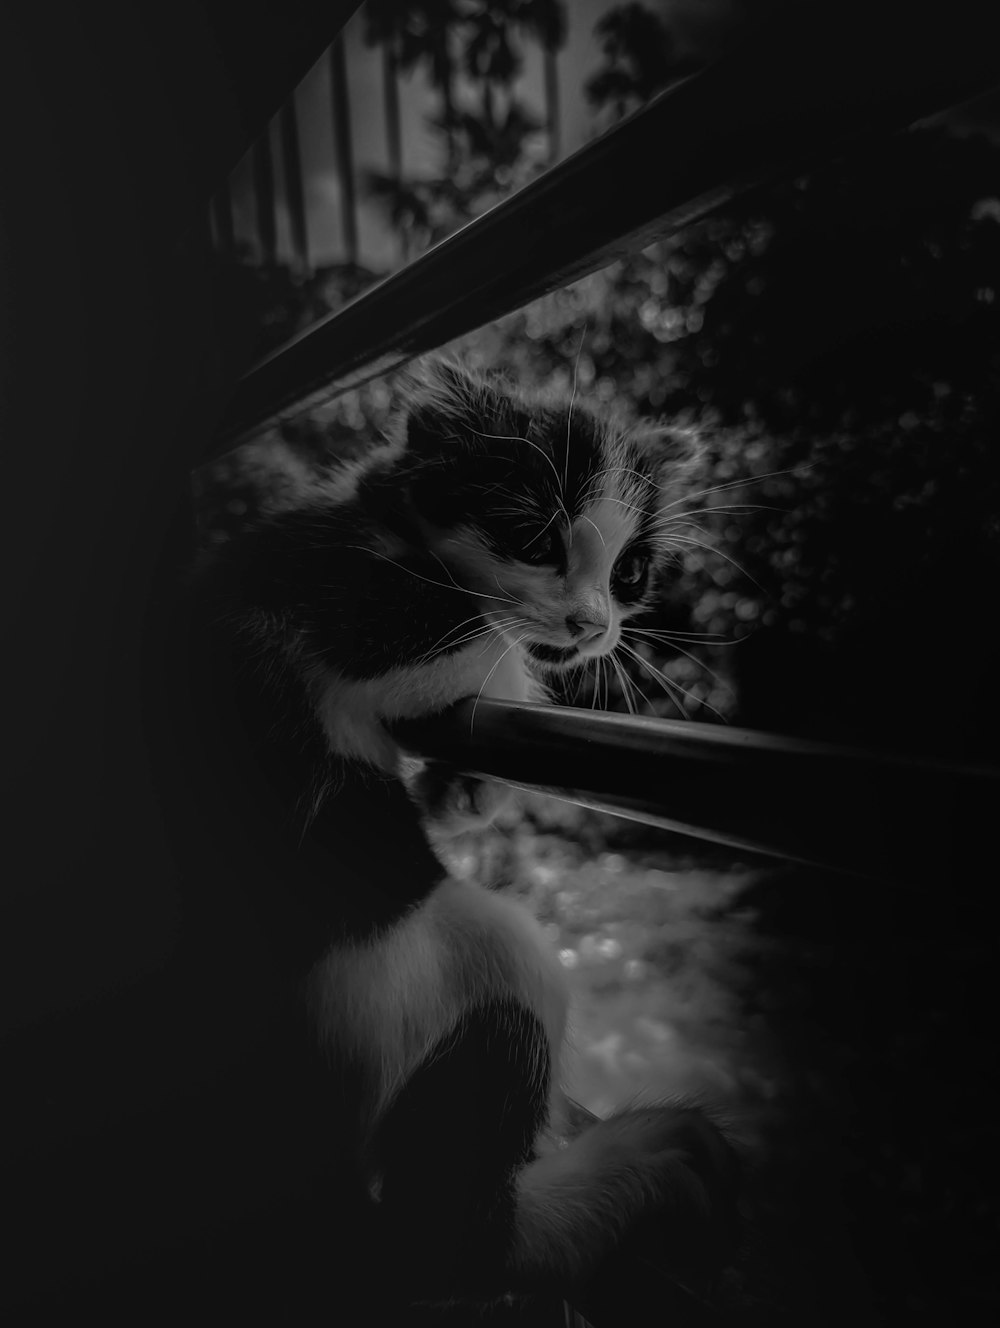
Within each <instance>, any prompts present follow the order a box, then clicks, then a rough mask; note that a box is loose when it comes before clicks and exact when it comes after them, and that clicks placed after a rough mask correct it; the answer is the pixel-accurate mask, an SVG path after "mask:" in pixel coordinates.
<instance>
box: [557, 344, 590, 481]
mask: <svg viewBox="0 0 1000 1328" xmlns="http://www.w3.org/2000/svg"><path fill="white" fill-rule="evenodd" d="M586 336H587V320H586V319H584V323H583V331H582V332H581V333H580V344H579V346H577V348H576V359H575V360H574V362H573V390H572V391H571V392H570V396H569V410H568V412H567V414H566V451H565V454H564V456H563V481H562V494H563V498H565V497H566V490H567V489H568V488H569V437H570V430H571V429H572V427H573V403H574V402H575V401H576V383H577V375H578V374H579V371H580V356H581V354H582V353H583V343H584V340H585V339H586Z"/></svg>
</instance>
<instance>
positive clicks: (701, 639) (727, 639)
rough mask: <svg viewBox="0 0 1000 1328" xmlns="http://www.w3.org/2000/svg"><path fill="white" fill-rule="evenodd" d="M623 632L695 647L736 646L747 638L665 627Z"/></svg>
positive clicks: (623, 628) (632, 628)
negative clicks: (699, 645)
mask: <svg viewBox="0 0 1000 1328" xmlns="http://www.w3.org/2000/svg"><path fill="white" fill-rule="evenodd" d="M622 631H623V632H629V633H630V634H631V635H633V636H652V637H656V638H658V639H662V640H664V641H689V642H693V643H694V644H695V645H698V644H702V645H717V646H736V645H739V643H740V642H741V641H745V640H746V639H747V638H746V637H745V636H723V635H722V633H721V632H673V631H670V629H669V628H665V627H629V626H623V627H622Z"/></svg>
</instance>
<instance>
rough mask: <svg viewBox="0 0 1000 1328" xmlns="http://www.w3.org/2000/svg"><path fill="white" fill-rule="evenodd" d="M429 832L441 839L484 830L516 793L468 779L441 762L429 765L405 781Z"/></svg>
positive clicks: (414, 772) (485, 780) (505, 786)
mask: <svg viewBox="0 0 1000 1328" xmlns="http://www.w3.org/2000/svg"><path fill="white" fill-rule="evenodd" d="M406 784H407V788H408V789H409V792H410V796H411V797H412V798H413V800H414V802H416V804H417V806H418V807H419V808H420V810H421V812H422V814H423V816H424V818H425V820H426V821H427V824H428V828H429V829H431V830H432V831H433V832H434V833H435V834H436V835H440V836H441V837H442V838H449V839H450V838H452V837H453V836H455V835H460V834H465V833H467V832H469V831H475V830H483V829H485V828H486V826H488V825H490V824H491V823H492V822H493V821H494V820H496V818H497V817H498V816H499V815H500V813H501V812H503V811H504V810H505V809H506V808H507V807H509V806H510V805H511V803H512V802H513V800H514V797H515V794H514V790H513V789H511V788H508V787H507V785H506V784H497V783H495V782H494V781H493V780H491V779H478V778H477V777H476V776H475V775H465V774H462V773H461V772H460V771H458V770H455V769H454V767H453V766H450V765H446V764H444V763H443V762H441V761H427V762H425V763H423V764H422V765H420V766H419V768H416V769H414V770H413V771H412V772H411V773H410V774H409V775H408V777H407V779H406Z"/></svg>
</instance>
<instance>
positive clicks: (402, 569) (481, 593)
mask: <svg viewBox="0 0 1000 1328" xmlns="http://www.w3.org/2000/svg"><path fill="white" fill-rule="evenodd" d="M342 547H343V548H345V549H356V550H357V552H358V553H370V554H371V555H372V557H373V558H381V559H382V561H383V562H385V563H388V564H389V565H390V567H395V568H398V570H399V571H400V572H405V573H406V574H407V576H413V577H416V579H417V580H418V581H426V582H427V584H428V585H429V586H439V587H440V588H441V589H442V590H460V591H461V592H462V594H463V595H473V596H475V597H476V598H477V599H501V598H503V597H502V596H500V595H488V594H486V592H485V591H480V590H467V589H466V588H465V586H460V585H459V584H458V583H457V582H456V581H453V582H452V583H451V584H450V585H449V584H448V583H447V582H445V581H435V580H434V578H433V577H430V576H424V575H423V574H422V573H421V572H415V571H414V570H413V568H412V567H404V566H403V564H402V563H397V562H396V560H395V559H394V558H390V557H389V556H388V555H387V554H384V553H379V551H378V549H369V548H367V547H366V546H365V545H364V544H345V545H343V546H342ZM435 556H436V555H435ZM440 561H441V560H440V559H438V562H440ZM442 566H443V564H442ZM510 602H511V603H515V602H516V601H513V600H511V601H510Z"/></svg>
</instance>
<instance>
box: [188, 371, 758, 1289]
mask: <svg viewBox="0 0 1000 1328" xmlns="http://www.w3.org/2000/svg"><path fill="white" fill-rule="evenodd" d="M401 395H402V396H403V398H404V401H405V408H404V409H403V411H402V412H401V413H400V417H399V419H398V421H397V424H396V427H395V430H394V431H393V432H392V433H391V434H390V436H389V437H388V439H387V440H386V441H385V442H384V443H383V444H382V445H381V446H379V447H376V448H374V449H373V450H372V451H371V453H370V454H369V455H367V456H366V457H364V458H363V459H361V460H359V461H356V462H352V463H349V464H345V465H344V466H343V467H342V468H340V469H339V470H338V471H337V472H336V473H335V474H333V475H330V476H327V477H325V478H322V479H317V480H316V481H315V482H314V483H313V484H312V485H311V486H309V487H308V488H306V489H305V490H304V491H303V492H301V493H299V494H298V496H297V497H296V498H295V499H294V500H293V501H287V502H285V503H284V504H283V505H282V506H281V507H280V508H279V509H278V510H275V511H272V512H271V513H270V514H269V515H267V516H265V517H262V518H261V519H260V520H259V521H257V522H256V523H255V524H254V525H253V526H252V527H251V528H250V529H248V530H247V531H246V532H244V533H243V534H242V535H241V536H238V537H236V538H233V539H231V540H229V541H227V542H226V543H224V544H223V545H222V546H221V547H220V548H218V549H217V550H215V551H214V552H213V553H212V554H211V555H210V556H209V557H208V558H207V559H206V562H205V566H204V567H203V569H202V575H201V585H202V587H203V588H206V587H207V594H208V599H209V602H210V604H211V606H212V607H211V613H212V614H213V615H214V618H215V620H216V622H217V623H218V624H220V625H222V626H223V627H224V628H225V631H226V632H227V633H228V635H227V636H226V645H225V647H224V649H223V654H224V656H225V663H226V665H227V667H228V666H230V665H231V666H232V667H233V669H234V675H235V677H236V682H235V684H234V686H235V689H236V691H237V692H238V693H239V695H240V697H241V700H240V716H241V724H243V725H244V726H245V729H246V731H247V732H252V733H253V735H254V736H253V739H252V757H253V759H254V760H258V761H260V762H261V763H262V768H266V770H267V778H268V781H269V787H271V788H273V789H274V790H275V791H276V794H277V796H278V798H279V799H280V801H281V805H282V806H283V807H285V808H286V809H287V813H288V824H289V840H288V849H289V852H290V853H295V854H306V855H308V854H314V855H316V856H315V857H314V859H312V861H314V863H315V869H314V870H313V873H312V875H313V885H312V886H311V887H310V888H309V889H308V890H307V891H306V892H305V893H306V895H308V898H306V897H305V896H304V895H302V893H301V892H300V895H299V896H298V897H297V898H296V899H295V900H294V901H291V902H292V904H293V905H294V909H293V911H295V916H296V918H297V919H298V922H297V924H296V926H294V927H286V928H285V932H284V933H283V936H284V940H283V942H281V943H284V944H285V951H284V953H285V958H286V961H287V964H288V971H289V973H290V974H292V975H293V976H294V979H295V982H296V985H297V990H299V991H300V992H301V995H302V1000H303V1002H304V1009H305V1010H306V1011H307V1013H308V1019H309V1023H310V1027H311V1029H312V1032H313V1035H314V1036H315V1038H316V1040H317V1043H318V1045H320V1046H321V1047H322V1048H323V1049H324V1055H325V1056H326V1057H327V1060H328V1062H329V1064H330V1073H331V1075H334V1076H335V1077H336V1078H337V1082H338V1084H339V1085H340V1086H341V1091H342V1100H343V1101H344V1102H345V1103H346V1105H347V1111H346V1114H345V1117H344V1119H345V1121H346V1122H347V1123H346V1124H342V1125H340V1126H338V1128H340V1129H343V1130H344V1132H345V1135H346V1137H345V1140H344V1146H345V1147H346V1148H349V1149H350V1150H351V1152H352V1156H354V1157H355V1158H356V1163H357V1174H358V1177H359V1185H360V1187H361V1188H362V1189H363V1190H364V1191H365V1193H366V1196H367V1198H366V1203H367V1204H369V1205H370V1208H371V1211H372V1212H374V1213H375V1214H376V1219H377V1227H378V1230H379V1232H380V1236H379V1239H380V1241H382V1242H383V1243H384V1246H385V1248H389V1249H392V1251H393V1256H392V1267H393V1270H394V1272H393V1276H394V1278H395V1279H396V1280H397V1281H398V1284H399V1285H400V1286H401V1287H405V1288H406V1296H407V1297H408V1298H410V1299H411V1300H413V1301H430V1302H439V1301H447V1300H449V1299H456V1298H458V1299H462V1298H466V1299H469V1300H473V1301H477V1302H486V1301H489V1300H490V1299H491V1298H494V1297H497V1296H503V1295H506V1294H508V1293H530V1292H532V1291H537V1290H545V1289H549V1290H559V1291H569V1290H572V1289H573V1288H578V1287H581V1286H583V1285H584V1284H586V1283H587V1282H588V1280H589V1279H590V1278H591V1276H592V1274H593V1273H594V1271H595V1269H599V1268H600V1267H601V1266H602V1264H603V1263H604V1262H606V1261H607V1260H608V1259H609V1258H610V1257H611V1256H612V1255H614V1253H615V1252H616V1251H617V1250H618V1249H619V1248H620V1247H621V1246H622V1245H623V1243H624V1244H626V1245H627V1244H628V1242H629V1241H630V1240H637V1239H639V1238H640V1236H641V1233H642V1232H643V1231H645V1232H646V1233H647V1238H648V1234H649V1231H650V1230H652V1231H654V1232H655V1233H656V1235H655V1239H656V1241H658V1242H659V1244H658V1248H659V1249H660V1251H661V1253H662V1259H663V1263H664V1265H669V1266H671V1267H676V1268H677V1269H678V1271H679V1272H688V1273H690V1272H691V1270H692V1269H693V1268H702V1267H709V1266H710V1267H719V1266H721V1265H722V1264H724V1263H725V1261H726V1258H727V1257H728V1255H729V1253H730V1252H731V1232H732V1221H733V1213H734V1211H735V1207H734V1205H735V1202H736V1189H737V1176H738V1171H739V1167H738V1164H737V1162H736V1157H735V1153H734V1151H733V1149H732V1147H731V1146H730V1144H729V1142H728V1141H727V1140H726V1138H725V1137H724V1136H723V1134H722V1133H721V1132H720V1131H719V1130H718V1129H717V1128H716V1126H715V1125H714V1124H712V1123H711V1121H710V1120H709V1119H708V1118H707V1116H706V1115H705V1114H704V1113H702V1112H701V1111H700V1110H698V1109H697V1108H695V1107H693V1106H691V1105H688V1104H684V1103H677V1104H663V1105H655V1106H643V1107H633V1108H631V1109H628V1110H623V1111H621V1112H619V1113H617V1114H615V1115H613V1116H611V1117H610V1118H608V1119H606V1120H601V1121H598V1122H596V1123H593V1124H591V1125H589V1126H588V1127H587V1128H585V1129H583V1131H582V1132H580V1133H578V1134H576V1136H575V1137H573V1138H570V1139H567V1137H566V1136H567V1135H568V1134H571V1133H572V1130H571V1129H570V1126H569V1124H568V1121H567V1117H566V1114H565V1112H566V1106H565V1101H564V1099H563V1098H562V1096H561V1092H560V1087H559V1065H560V1057H561V1053H562V1049H563V1046H564V1041H565V1032H566V1014H567V991H566V984H565V980H564V975H563V970H562V967H561V965H560V963H559V961H558V958H557V957H556V956H555V955H554V954H553V953H552V952H551V950H550V948H549V946H548V945H547V943H546V941H545V939H544V936H543V934H542V932H541V930H540V928H539V927H538V925H537V924H536V923H535V921H534V919H533V918H532V917H531V916H530V914H529V913H528V911H527V910H526V909H525V908H524V907H523V906H522V905H521V904H519V903H518V902H517V901H515V900H513V899H511V898H508V897H507V896H506V895H504V894H503V893H502V892H495V891H490V890H486V889H484V888H480V887H478V886H476V885H474V884H471V883H469V882H467V881H460V880H457V879H455V878H454V877H452V876H450V875H449V874H448V872H447V870H446V867H445V865H444V861H443V859H442V857H441V855H440V853H439V852H437V851H436V850H435V844H436V843H440V839H441V837H447V836H448V835H450V834H452V833H454V832H455V831H456V830H465V829H468V828H469V826H470V825H473V824H476V823H481V822H485V821H487V820H489V818H490V817H491V816H492V815H494V814H495V812H496V810H497V807H498V806H499V805H500V804H501V803H502V800H503V794H502V793H498V792H497V786H495V785H489V784H482V783H479V782H477V781H473V780H469V779H466V778H463V777H459V776H457V775H455V774H454V772H450V771H447V770H444V769H441V768H439V767H435V766H426V767H420V766H416V767H415V766H414V763H413V762H412V760H411V759H410V758H408V757H407V755H406V753H405V752H404V751H403V750H402V749H401V748H400V746H399V745H398V744H397V742H396V740H395V738H394V736H393V729H392V726H393V723H394V722H395V721H398V720H402V719H405V718H410V717H414V716H420V715H426V714H429V713H433V712H436V711H440V710H442V709H444V708H446V707H447V706H448V705H450V704H451V703H453V702H455V701H457V700H459V699H461V698H464V697H469V696H472V697H495V698H502V699H507V700H513V701H535V702H538V701H545V700H546V699H547V698H548V684H549V683H550V682H551V680H552V678H553V677H555V676H556V675H557V674H558V673H560V672H561V671H564V670H568V669H571V668H574V667H576V666H578V665H581V664H585V663H586V661H587V660H591V659H597V658H599V657H601V656H603V655H606V654H607V653H608V652H609V651H610V650H612V649H613V648H614V646H615V644H616V643H617V641H618V639H619V636H620V633H621V630H622V624H623V622H624V621H626V620H627V618H628V617H629V616H630V615H632V614H633V613H635V612H636V611H638V610H639V609H640V608H642V607H643V606H644V605H646V604H647V603H648V602H649V598H650V595H651V593H652V587H653V585H654V582H655V577H656V575H657V572H658V569H659V568H660V566H661V564H662V562H663V559H664V556H665V552H666V548H665V543H664V539H663V536H662V533H661V532H662V527H663V522H662V514H663V511H664V508H665V506H666V505H667V504H668V503H671V502H675V501H676V500H677V494H678V492H679V491H680V490H679V488H678V486H679V485H680V484H681V483H682V481H683V478H684V475H685V473H686V471H687V470H688V469H689V468H690V466H691V465H692V463H693V459H694V456H695V453H696V440H695V439H694V437H693V435H691V434H689V433H686V432H685V431H683V430H677V429H665V430H664V429H660V430H654V429H652V428H648V427H636V426H626V425H625V424H624V423H622V422H621V421H618V420H616V419H615V418H613V417H612V416H610V415H609V414H607V413H603V412H598V411H596V410H595V409H593V408H592V407H591V406H590V405H588V404H585V403H583V402H581V401H579V400H575V399H574V398H573V397H571V398H570V399H569V400H568V401H567V400H565V399H564V398H560V397H559V396H556V395H551V396H545V395H541V394H530V393H528V392H525V391H522V390H519V389H517V388H515V387H514V386H512V385H510V384H509V383H506V382H504V381H501V380H497V379H491V378H487V377H483V376H479V375H476V374H473V373H471V372H469V371H468V370H466V369H465V368H463V367H462V366H461V365H460V364H458V363H453V362H448V361H440V360H438V361H434V362H432V363H430V364H429V365H426V366H424V368H423V370H422V371H418V372H412V371H411V372H410V373H409V374H408V376H407V378H406V379H405V380H404V388H403V392H402V394H401Z"/></svg>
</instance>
